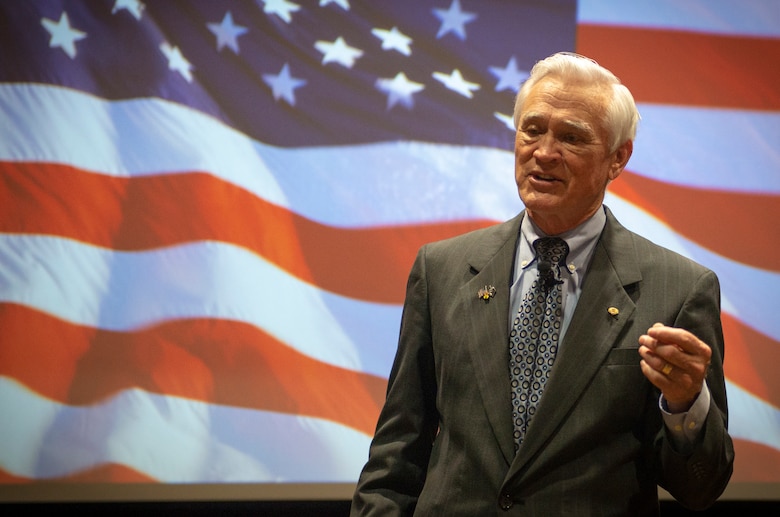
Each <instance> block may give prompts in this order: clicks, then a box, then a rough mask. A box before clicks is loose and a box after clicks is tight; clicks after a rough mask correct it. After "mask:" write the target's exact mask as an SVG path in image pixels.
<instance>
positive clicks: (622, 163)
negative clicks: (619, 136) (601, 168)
mask: <svg viewBox="0 0 780 517" xmlns="http://www.w3.org/2000/svg"><path fill="white" fill-rule="evenodd" d="M633 152H634V142H633V140H626V141H625V142H624V143H623V144H622V145H621V146H620V147H618V148H617V150H616V151H615V156H614V158H613V160H612V165H611V166H610V170H609V179H610V180H614V179H615V178H617V177H618V176H620V173H621V172H623V169H625V168H626V164H628V160H629V158H631V154H632V153H633Z"/></svg>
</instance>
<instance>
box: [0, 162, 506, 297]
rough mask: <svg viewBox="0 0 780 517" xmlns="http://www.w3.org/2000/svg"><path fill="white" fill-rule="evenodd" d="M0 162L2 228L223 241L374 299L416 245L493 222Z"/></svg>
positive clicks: (82, 236) (114, 242)
mask: <svg viewBox="0 0 780 517" xmlns="http://www.w3.org/2000/svg"><path fill="white" fill-rule="evenodd" d="M0 172H2V174H1V175H0V200H3V201H2V203H0V231H2V232H7V233H28V234H45V235H57V236H62V237H68V238H71V239H74V240H78V241H82V242H87V243H90V244H93V245H96V246H101V247H104V248H109V249H116V250H120V251H140V250H145V249H153V248H158V247H163V246H170V245H175V244H181V243H186V242H193V241H206V240H212V241H221V242H228V243H232V244H236V245H238V246H242V247H244V248H248V249H250V250H252V251H254V252H255V253H257V254H258V255H260V256H262V257H264V258H265V259H266V260H268V261H269V262H272V263H274V264H276V265H277V266H279V267H280V268H282V269H284V270H285V271H287V272H288V273H290V274H291V275H293V276H295V277H297V278H299V279H301V280H303V281H305V282H309V283H312V284H315V285H317V286H319V287H320V288H322V289H325V290H328V291H331V292H334V293H338V294H341V295H344V296H349V297H352V298H356V299H362V300H367V301H374V302H380V303H401V302H402V301H403V297H404V286H405V285H406V277H407V275H408V273H409V268H411V265H412V261H413V260H414V256H415V254H416V252H417V249H418V248H419V247H420V246H422V245H423V244H425V243H426V242H430V241H433V240H439V239H443V238H446V237H451V236H454V235H458V234H461V233H465V232H467V231H469V230H474V229H477V228H481V227H484V226H487V225H489V224H492V223H493V222H490V221H465V222H451V223H441V224H424V225H423V224H421V225H409V226H398V227H383V228H367V229H344V228H334V227H331V226H326V225H323V224H320V223H317V222H315V221H311V220H309V219H307V218H305V217H302V216H300V215H298V214H296V213H294V212H290V211H289V210H287V209H285V208H282V207H279V206H277V205H274V204H271V203H269V202H267V201H264V200H262V199H260V198H258V197H257V196H255V195H253V194H251V193H250V192H248V191H246V190H244V189H242V188H239V187H237V186H235V185H232V184H230V183H227V182H224V181H222V180H220V179H219V178H216V177H214V176H211V175H209V174H204V173H196V172H193V173H182V174H169V175H159V176H144V177H136V178H119V177H112V176H106V175H102V174H94V173H89V172H85V171H82V170H79V169H75V168H73V167H69V166H66V165H59V164H51V163H23V162H0Z"/></svg>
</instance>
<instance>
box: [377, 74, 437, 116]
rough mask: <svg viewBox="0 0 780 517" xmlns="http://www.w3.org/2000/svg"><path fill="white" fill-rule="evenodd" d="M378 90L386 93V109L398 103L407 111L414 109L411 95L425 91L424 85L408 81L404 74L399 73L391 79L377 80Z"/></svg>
mask: <svg viewBox="0 0 780 517" xmlns="http://www.w3.org/2000/svg"><path fill="white" fill-rule="evenodd" d="M376 87H377V89H378V90H380V91H383V92H385V93H387V109H388V110H389V109H391V108H392V107H393V106H395V105H396V104H398V103H399V102H400V103H401V104H402V105H403V106H404V107H406V108H407V109H412V108H413V107H414V99H413V98H412V95H414V94H415V93H417V92H420V91H422V90H423V89H425V85H423V84H420V83H416V82H414V81H410V80H409V79H408V78H407V77H406V74H405V73H403V72H399V73H397V74H396V76H395V77H393V78H392V79H377V81H376Z"/></svg>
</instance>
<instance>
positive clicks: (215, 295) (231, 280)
mask: <svg viewBox="0 0 780 517" xmlns="http://www.w3.org/2000/svg"><path fill="white" fill-rule="evenodd" d="M0 263H2V264H3V267H2V268H0V301H4V302H13V303H18V304H22V305H27V306H30V307H33V308H35V309H38V310H41V311H43V312H46V313H49V314H53V315H55V316H57V317H58V318H60V319H63V320H66V321H69V322H72V323H77V324H80V325H86V326H90V327H96V328H101V329H105V330H117V331H127V330H135V329H141V328H144V327H148V326H151V325H154V324H158V323H163V322H165V321H168V320H172V319H180V318H220V319H225V320H235V321H241V322H246V323H249V324H252V325H254V326H256V327H258V328H261V329H263V330H264V331H265V332H267V333H268V334H271V335H272V336H275V337H276V338H277V339H279V340H280V341H282V342H283V343H285V344H286V345H288V346H290V347H292V348H294V349H295V350H297V351H299V352H301V353H303V354H306V355H308V356H310V357H313V358H315V359H317V360H319V361H322V362H325V363H328V364H332V365H336V366H340V367H343V368H349V369H352V370H358V371H363V372H367V373H372V374H375V375H379V376H382V377H386V376H387V374H388V371H389V365H390V363H391V361H392V357H393V355H394V353H395V348H396V342H397V336H398V328H399V325H400V319H401V307H400V306H399V305H391V304H379V303H370V302H366V301H360V300H355V299H351V298H347V297H344V296H339V295H337V294H333V293H330V292H327V291H323V290H321V289H318V288H317V287H316V286H313V285H311V284H308V283H306V282H303V281H301V280H299V279H297V278H295V277H293V276H291V275H289V274H288V273H286V272H285V271H283V270H281V269H279V268H277V267H276V266H275V265H273V264H270V263H269V262H267V261H265V260H263V259H262V258H261V257H259V256H258V255H256V254H254V253H251V252H250V251H248V250H246V249H244V248H241V247H239V246H234V245H232V244H226V243H220V242H197V243H192V244H186V245H180V246H171V247H167V248H162V249H158V250H153V251H146V252H130V253H127V252H119V251H113V250H107V249H104V248H98V247H95V246H91V245H88V244H84V243H80V242H76V241H73V240H70V239H62V238H58V237H48V236H29V235H9V234H5V235H3V234H0ZM323 344H326V346H323Z"/></svg>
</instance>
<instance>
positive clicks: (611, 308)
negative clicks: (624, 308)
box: [607, 307, 620, 316]
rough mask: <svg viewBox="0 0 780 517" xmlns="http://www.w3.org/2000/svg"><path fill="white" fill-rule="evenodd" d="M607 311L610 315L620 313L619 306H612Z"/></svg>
mask: <svg viewBox="0 0 780 517" xmlns="http://www.w3.org/2000/svg"><path fill="white" fill-rule="evenodd" d="M607 312H608V313H609V315H610V316H617V315H618V314H620V310H619V309H618V308H617V307H610V308H609V309H607Z"/></svg>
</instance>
